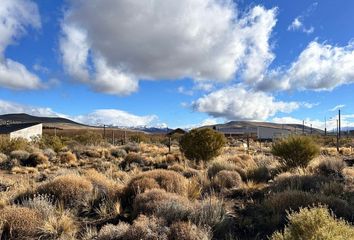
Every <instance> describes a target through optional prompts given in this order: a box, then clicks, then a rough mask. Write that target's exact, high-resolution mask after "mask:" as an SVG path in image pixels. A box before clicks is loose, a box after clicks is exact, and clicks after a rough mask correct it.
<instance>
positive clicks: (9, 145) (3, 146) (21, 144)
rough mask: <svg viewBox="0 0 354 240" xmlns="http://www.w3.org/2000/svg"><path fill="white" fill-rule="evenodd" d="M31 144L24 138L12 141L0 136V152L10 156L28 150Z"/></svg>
mask: <svg viewBox="0 0 354 240" xmlns="http://www.w3.org/2000/svg"><path fill="white" fill-rule="evenodd" d="M29 145H30V144H29V142H28V141H27V140H25V139H23V138H15V139H10V138H8V137H2V136H0V152H3V153H5V154H9V153H11V152H12V151H16V150H28V149H29Z"/></svg>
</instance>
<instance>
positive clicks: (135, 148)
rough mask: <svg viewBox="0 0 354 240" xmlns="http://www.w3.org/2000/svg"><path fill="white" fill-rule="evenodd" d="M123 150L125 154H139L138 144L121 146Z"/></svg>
mask: <svg viewBox="0 0 354 240" xmlns="http://www.w3.org/2000/svg"><path fill="white" fill-rule="evenodd" d="M123 148H124V150H125V151H126V152H127V153H130V152H135V153H137V152H140V146H139V144H136V143H129V144H126V145H124V146H123Z"/></svg>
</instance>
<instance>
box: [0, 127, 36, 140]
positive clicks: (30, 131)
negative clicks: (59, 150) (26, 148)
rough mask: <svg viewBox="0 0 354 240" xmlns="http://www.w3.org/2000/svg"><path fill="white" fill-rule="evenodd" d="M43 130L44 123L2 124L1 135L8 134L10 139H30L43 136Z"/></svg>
mask: <svg viewBox="0 0 354 240" xmlns="http://www.w3.org/2000/svg"><path fill="white" fill-rule="evenodd" d="M42 132H43V125H42V123H14V124H3V125H0V136H7V137H9V138H10V139H16V138H24V139H26V140H29V141H30V140H32V139H33V138H35V137H41V136H42Z"/></svg>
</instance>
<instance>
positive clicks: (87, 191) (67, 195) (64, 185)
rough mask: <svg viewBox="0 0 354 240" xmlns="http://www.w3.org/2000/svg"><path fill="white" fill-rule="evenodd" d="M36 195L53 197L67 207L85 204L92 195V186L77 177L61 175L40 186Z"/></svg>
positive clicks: (84, 179) (82, 178)
mask: <svg viewBox="0 0 354 240" xmlns="http://www.w3.org/2000/svg"><path fill="white" fill-rule="evenodd" d="M36 192H37V193H38V194H46V195H49V196H53V197H54V198H55V200H57V201H60V202H63V203H64V205H66V206H69V207H75V206H78V205H79V204H81V203H85V202H87V201H88V200H89V199H90V198H91V197H92V193H93V186H92V184H91V182H90V181H88V180H87V179H86V178H84V177H81V176H78V175H63V176H58V177H56V178H54V179H53V180H50V181H49V182H47V183H44V184H42V185H40V186H39V187H38V189H37V191H36Z"/></svg>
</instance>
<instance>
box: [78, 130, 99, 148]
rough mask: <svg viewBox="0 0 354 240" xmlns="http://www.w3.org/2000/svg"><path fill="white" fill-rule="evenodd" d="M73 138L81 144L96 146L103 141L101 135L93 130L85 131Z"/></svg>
mask: <svg viewBox="0 0 354 240" xmlns="http://www.w3.org/2000/svg"><path fill="white" fill-rule="evenodd" d="M74 140H75V141H77V142H79V143H81V144H83V145H94V146H97V145H99V144H101V143H102V142H103V138H102V135H101V134H99V133H97V132H94V131H85V132H83V133H81V134H79V135H76V136H75V137H74Z"/></svg>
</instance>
